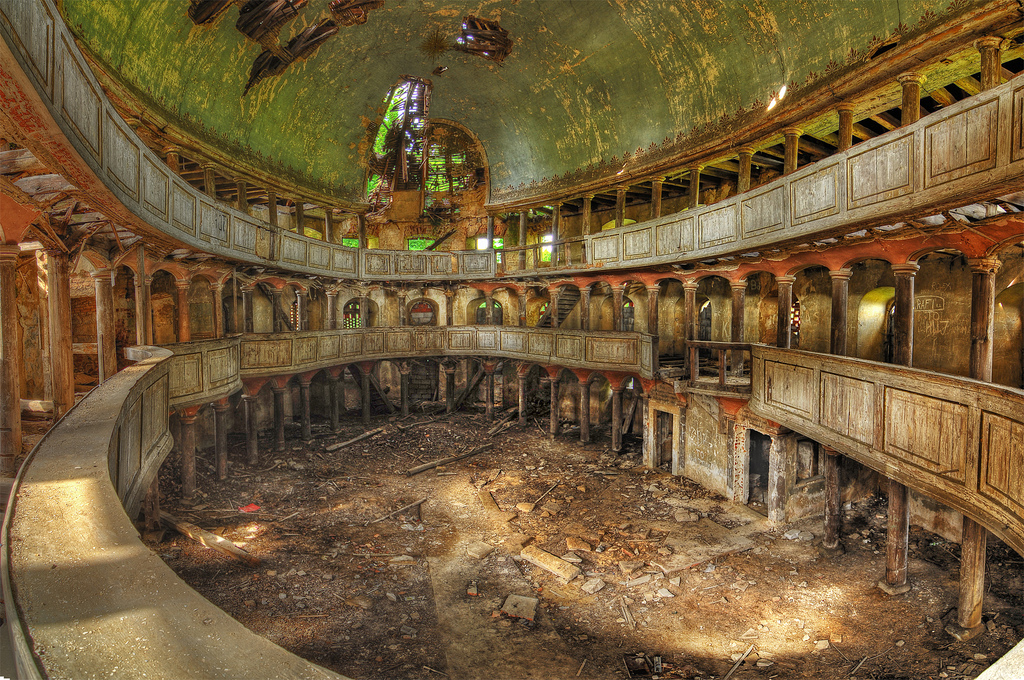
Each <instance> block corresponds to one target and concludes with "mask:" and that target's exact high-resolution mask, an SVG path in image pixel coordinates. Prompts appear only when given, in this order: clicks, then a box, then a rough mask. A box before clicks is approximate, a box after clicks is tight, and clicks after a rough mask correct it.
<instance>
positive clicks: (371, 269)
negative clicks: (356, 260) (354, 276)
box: [363, 251, 391, 276]
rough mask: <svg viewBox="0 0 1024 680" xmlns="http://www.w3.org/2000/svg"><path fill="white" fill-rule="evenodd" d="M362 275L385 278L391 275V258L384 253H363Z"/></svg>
mask: <svg viewBox="0 0 1024 680" xmlns="http://www.w3.org/2000/svg"><path fill="white" fill-rule="evenodd" d="M363 273H364V274H366V275H367V276H386V275H388V274H390V273H391V258H390V257H388V255H387V254H386V253H372V252H365V251H364V252H363Z"/></svg>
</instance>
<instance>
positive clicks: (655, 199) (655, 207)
mask: <svg viewBox="0 0 1024 680" xmlns="http://www.w3.org/2000/svg"><path fill="white" fill-rule="evenodd" d="M664 181H665V178H664V177H655V178H654V179H652V180H651V219H652V220H653V219H657V218H659V217H661V185H662V183H663V182H664Z"/></svg>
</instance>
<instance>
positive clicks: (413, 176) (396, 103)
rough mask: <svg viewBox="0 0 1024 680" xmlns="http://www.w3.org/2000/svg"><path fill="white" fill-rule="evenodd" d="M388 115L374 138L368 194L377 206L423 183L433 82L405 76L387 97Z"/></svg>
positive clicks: (385, 111)
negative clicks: (424, 148) (392, 195)
mask: <svg viewBox="0 0 1024 680" xmlns="http://www.w3.org/2000/svg"><path fill="white" fill-rule="evenodd" d="M384 107H385V108H384V118H383V120H381V123H380V126H379V127H378V128H377V134H376V135H375V136H374V139H373V150H372V153H371V157H370V178H369V180H368V181H367V183H366V193H367V196H368V198H369V200H370V203H371V204H373V205H374V207H375V208H376V207H380V206H381V205H384V204H387V203H389V202H390V200H391V192H393V191H409V190H416V189H420V188H422V186H423V178H424V162H423V161H424V158H423V147H424V138H425V132H426V127H427V112H428V110H429V108H430V81H429V80H423V79H422V78H413V77H411V76H403V77H402V80H401V82H399V83H398V84H397V85H395V86H394V87H393V88H391V91H390V92H389V93H388V96H387V97H386V98H385V99H384Z"/></svg>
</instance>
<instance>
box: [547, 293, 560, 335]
mask: <svg viewBox="0 0 1024 680" xmlns="http://www.w3.org/2000/svg"><path fill="white" fill-rule="evenodd" d="M548 294H549V295H550V296H551V301H550V302H549V303H548V309H549V310H550V312H551V327H552V328H558V297H559V296H560V295H561V294H562V289H561V288H551V289H549V291H548Z"/></svg>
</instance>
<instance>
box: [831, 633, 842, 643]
mask: <svg viewBox="0 0 1024 680" xmlns="http://www.w3.org/2000/svg"><path fill="white" fill-rule="evenodd" d="M828 641H829V642H832V643H834V644H839V643H840V642H842V641H843V636H842V634H840V633H832V634H831V635H829V636H828Z"/></svg>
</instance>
